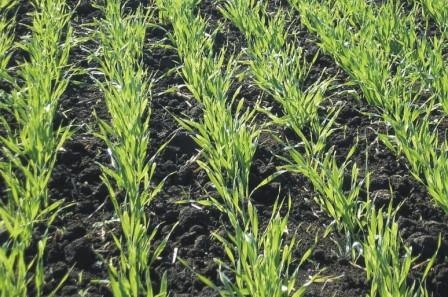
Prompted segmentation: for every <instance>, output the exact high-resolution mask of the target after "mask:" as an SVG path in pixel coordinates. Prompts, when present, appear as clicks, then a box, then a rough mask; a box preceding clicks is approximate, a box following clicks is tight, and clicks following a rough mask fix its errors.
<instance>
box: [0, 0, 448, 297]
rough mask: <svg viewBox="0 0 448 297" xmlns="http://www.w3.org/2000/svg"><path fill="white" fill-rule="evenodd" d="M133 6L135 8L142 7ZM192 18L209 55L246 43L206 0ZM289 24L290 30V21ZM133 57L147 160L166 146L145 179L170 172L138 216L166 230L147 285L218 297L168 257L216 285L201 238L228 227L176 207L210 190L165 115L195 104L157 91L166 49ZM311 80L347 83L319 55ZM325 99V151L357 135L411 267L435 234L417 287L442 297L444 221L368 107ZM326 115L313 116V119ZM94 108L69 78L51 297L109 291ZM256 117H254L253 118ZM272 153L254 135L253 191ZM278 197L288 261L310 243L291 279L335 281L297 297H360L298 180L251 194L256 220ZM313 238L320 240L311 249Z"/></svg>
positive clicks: (313, 43) (447, 268)
mask: <svg viewBox="0 0 448 297" xmlns="http://www.w3.org/2000/svg"><path fill="white" fill-rule="evenodd" d="M72 2H76V1H72ZM89 2H90V1H81V3H80V5H79V6H77V8H76V10H75V15H74V26H75V29H76V30H75V32H76V34H77V35H78V36H83V35H84V34H85V33H86V30H85V29H83V28H82V27H81V25H82V24H86V23H88V22H90V21H92V19H93V18H95V17H97V18H98V17H101V14H100V12H99V11H97V10H96V9H94V8H93V7H92V6H91V4H90V3H89ZM140 2H142V3H143V4H146V3H144V2H146V1H140ZM280 2H281V3H280ZM285 2H286V1H272V5H271V7H270V9H272V10H273V11H274V10H276V9H279V8H280V7H287V4H286V3H285ZM25 3H26V2H25ZM137 3H139V1H131V2H130V3H129V5H130V7H133V6H135V5H136V4H137ZM289 9H291V8H289ZM27 10H29V7H27V6H26V5H25V4H24V7H23V9H22V10H21V12H25V11H27ZM200 13H201V14H202V15H203V16H204V17H206V18H208V19H209V23H210V30H212V29H214V28H216V26H217V24H218V22H225V26H224V29H223V30H222V32H220V33H219V34H218V37H219V38H218V40H217V42H216V47H217V49H219V48H220V47H222V46H228V47H229V48H230V49H232V50H234V51H235V52H236V53H238V52H239V51H241V49H242V48H244V47H245V41H244V38H243V36H242V35H241V34H240V33H239V32H238V31H237V30H236V28H234V27H233V26H232V25H231V24H229V23H228V22H227V21H225V20H224V19H223V18H222V16H221V15H220V13H219V12H218V10H217V8H216V5H215V4H213V2H212V1H208V0H207V1H202V4H201V7H200ZM19 19H21V20H22V21H23V22H25V23H26V21H27V18H26V17H25V16H23V17H22V16H20V15H19ZM295 26H298V22H297V23H296V24H295ZM298 28H299V27H298ZM24 32H25V31H24V29H23V26H21V25H19V27H18V30H17V34H18V38H19V37H20V34H24ZM169 32H170V28H169V27H164V28H163V29H162V28H152V29H150V30H149V32H148V45H151V44H156V43H160V44H164V45H169V44H170V42H169V40H168V39H167V34H168V33H169ZM295 38H297V42H298V43H299V44H300V45H301V46H303V47H304V50H305V52H306V53H307V55H308V56H309V57H311V56H312V55H314V54H315V53H316V52H317V50H318V47H317V40H316V37H315V36H313V35H311V34H309V33H307V32H306V30H305V29H303V28H301V29H300V34H298V35H296V37H295ZM95 47H96V44H95V43H94V42H89V43H86V44H83V45H82V46H76V47H75V48H74V49H73V51H72V58H71V59H72V61H73V62H76V63H78V65H79V66H81V67H83V68H91V67H94V66H95V65H93V64H90V63H89V62H87V53H86V51H85V48H88V49H91V50H92V49H95ZM24 58H25V57H23V55H21V54H20V53H17V54H16V55H15V58H14V60H13V61H12V63H13V64H17V63H20V62H21V61H23V59H24ZM144 61H145V64H146V66H147V67H148V69H150V70H151V71H154V72H155V74H156V76H157V77H159V79H158V81H157V82H156V83H155V85H154V90H153V99H152V102H151V109H152V114H151V147H150V148H149V151H150V154H154V153H155V152H156V150H157V148H158V147H160V146H161V145H162V144H164V143H166V142H167V141H169V144H168V145H167V147H166V149H165V150H164V151H163V152H162V153H161V154H160V155H159V156H158V157H157V172H156V180H155V182H158V181H161V180H163V179H164V178H166V177H167V176H169V177H168V178H167V179H166V181H165V185H164V188H163V191H162V193H161V194H160V195H159V197H158V198H157V199H156V201H155V202H154V203H153V205H151V206H150V207H149V209H148V214H149V215H150V217H151V226H152V227H155V226H157V225H159V224H160V227H159V233H158V235H157V240H156V243H157V242H160V240H161V239H162V238H164V237H165V236H166V235H167V234H168V233H169V232H170V231H171V230H172V228H173V226H174V225H175V224H176V223H177V226H176V227H175V228H174V229H173V232H172V234H171V237H170V239H169V243H168V246H167V247H166V249H165V251H164V253H163V255H162V257H161V258H160V259H158V260H157V261H156V263H155V264H154V266H153V275H152V277H153V278H152V281H153V283H154V285H155V286H156V287H157V286H158V284H159V280H160V277H161V275H162V274H163V273H164V272H167V275H168V284H169V288H170V296H175V297H188V296H196V297H208V296H217V294H216V292H214V291H213V290H211V289H209V288H206V287H205V286H204V285H203V284H202V283H201V282H200V281H199V280H197V278H196V277H195V275H194V273H193V272H192V271H191V270H189V269H188V268H187V267H185V266H184V265H182V264H181V263H180V262H179V261H178V260H176V258H175V254H177V257H180V258H182V259H184V260H185V261H186V262H188V263H189V265H190V266H191V267H192V268H193V269H194V271H195V272H197V273H200V274H203V275H205V276H207V277H209V278H210V279H212V280H214V281H215V282H216V283H219V280H218V276H217V265H216V264H215V261H214V258H224V257H225V255H224V253H223V250H222V248H221V246H220V244H219V243H218V242H217V241H216V240H214V239H213V237H212V236H211V232H222V231H223V226H225V225H226V224H227V223H226V220H225V218H224V217H223V216H222V215H221V214H220V213H219V212H218V211H216V210H214V209H209V208H203V207H198V206H197V205H195V204H194V203H178V202H179V201H183V200H197V199H201V198H204V197H206V195H207V193H206V189H210V187H209V183H208V180H207V177H206V175H205V174H204V173H203V172H201V171H200V170H199V169H198V166H197V165H196V164H195V162H194V159H195V158H196V157H197V155H198V148H197V147H196V145H195V143H194V142H193V140H192V139H191V137H190V136H189V135H188V134H186V133H185V132H184V131H182V130H180V128H179V125H178V124H177V122H176V121H175V119H174V116H177V117H188V118H193V119H197V120H200V118H201V108H200V106H198V105H197V103H196V101H195V100H194V98H191V96H190V94H189V93H188V91H187V90H186V89H185V88H183V89H180V91H179V92H177V93H166V92H165V91H166V90H167V89H169V88H171V87H174V86H178V85H180V84H182V83H183V81H182V79H181V78H180V77H179V76H178V75H177V74H176V73H171V74H169V71H171V70H172V69H173V68H174V67H176V66H178V65H179V63H180V62H179V58H178V56H177V53H176V51H175V50H174V49H170V48H167V47H151V48H150V49H147V50H145V58H144ZM321 73H324V76H325V77H330V76H334V75H336V76H337V78H338V80H339V81H340V82H344V81H346V80H347V77H346V75H345V74H344V73H343V71H341V69H340V68H338V66H337V65H336V64H335V62H334V61H333V60H332V59H331V57H329V56H326V55H324V54H322V53H320V54H319V57H318V59H317V61H316V63H315V65H314V67H313V69H312V73H311V75H310V78H309V82H312V81H313V80H314V79H317V78H318V77H319V76H320V74H321ZM239 86H241V87H242V89H241V94H240V96H241V97H244V98H246V99H247V101H248V102H249V104H251V102H255V101H256V100H257V99H258V98H262V101H263V104H264V105H265V106H272V107H273V108H274V109H276V108H277V109H278V106H276V105H275V103H274V102H273V101H272V99H271V98H269V96H267V95H265V94H262V92H260V91H259V90H258V89H256V88H255V87H254V86H253V85H252V84H251V82H250V81H249V80H243V81H242V82H241V83H238V84H236V85H235V88H236V87H239ZM2 88H6V87H3V86H2ZM329 95H331V100H330V101H328V103H326V105H327V106H331V105H332V104H344V107H343V110H342V112H341V113H340V115H339V117H338V119H337V122H338V124H339V125H340V126H341V127H344V126H345V127H346V128H345V129H342V128H341V129H339V130H338V132H336V133H335V134H334V136H333V137H332V138H331V141H330V143H329V147H330V146H335V148H336V151H337V153H338V158H339V159H340V160H342V159H343V158H344V157H345V155H346V153H347V152H348V150H349V149H350V148H351V146H353V145H354V144H355V141H356V139H358V149H357V152H356V154H355V156H354V158H353V161H354V162H356V163H357V164H358V165H359V166H360V167H361V168H363V167H364V164H365V163H366V158H368V160H367V163H368V169H369V170H370V171H371V172H372V178H371V185H370V190H371V197H375V201H376V202H375V205H376V206H377V207H381V206H384V205H387V204H388V202H389V201H390V199H392V198H391V197H393V201H394V204H396V205H398V204H401V203H403V204H402V206H401V208H400V210H399V212H398V221H399V226H400V232H401V235H402V237H403V238H404V240H405V241H406V242H407V243H408V244H410V245H411V246H412V248H413V251H414V252H415V255H421V258H420V260H419V261H424V260H425V259H428V258H430V257H431V256H432V255H433V254H434V252H435V251H436V249H437V240H438V236H439V234H440V235H441V237H442V246H441V248H440V250H439V254H438V257H437V261H436V264H435V265H434V268H433V269H432V270H431V272H430V274H429V277H428V281H427V286H428V288H429V289H430V291H431V292H432V294H433V296H434V297H446V296H448V261H446V257H447V256H448V224H447V223H448V217H447V216H446V215H445V214H444V213H443V211H442V210H440V209H439V208H437V207H434V205H433V203H432V201H431V198H430V196H429V195H428V193H427V191H426V190H425V188H424V187H422V186H421V185H420V184H419V183H418V182H417V181H416V180H415V179H414V178H413V177H412V176H411V174H410V172H409V170H408V168H407V166H406V162H405V160H403V159H401V158H398V159H397V158H396V156H394V155H393V154H392V153H391V152H390V151H388V150H387V149H386V147H385V146H384V145H383V144H382V143H381V142H380V141H379V140H378V138H377V135H378V131H380V132H385V131H386V127H385V125H384V124H382V123H381V122H380V121H378V118H377V117H375V116H374V115H375V114H376V113H377V110H376V109H375V108H372V107H369V106H367V105H365V104H364V103H363V101H362V100H361V101H358V100H356V99H355V98H354V97H353V96H350V95H347V94H345V95H338V94H336V93H334V94H329ZM361 99H362V98H361ZM325 110H326V109H325V108H323V109H322V117H323V118H324V117H325ZM94 112H95V113H96V114H97V116H99V117H100V118H103V119H107V118H108V112H107V110H106V108H105V105H104V102H103V98H102V95H101V93H100V91H99V90H98V88H97V87H96V86H95V85H94V83H93V81H92V80H91V79H90V78H89V77H88V76H87V75H79V76H76V77H74V80H73V82H72V83H71V84H70V86H69V88H68V90H67V92H66V93H65V95H64V97H63V98H62V99H61V107H60V114H59V115H58V122H60V123H62V124H69V123H72V124H73V125H74V127H75V128H76V133H75V135H74V137H73V138H72V139H71V140H69V141H68V142H67V143H66V145H65V146H64V150H63V151H61V152H59V155H58V160H57V164H56V168H55V170H54V174H53V178H52V181H51V185H50V189H51V197H52V199H64V200H65V205H67V207H66V208H64V209H63V210H62V211H61V213H60V215H59V216H58V218H57V219H56V221H55V222H54V223H53V225H52V226H51V230H50V239H49V241H48V247H47V251H46V255H45V269H46V287H45V288H46V291H47V292H50V291H51V290H52V289H53V288H55V286H56V285H57V283H58V282H59V281H60V279H61V278H62V277H63V276H64V275H65V274H67V273H68V274H69V278H68V279H67V281H66V282H65V283H64V285H63V287H62V289H61V290H60V291H59V293H58V296H67V297H72V296H73V297H74V296H91V297H99V296H112V295H111V292H110V290H109V289H108V287H107V282H106V280H107V264H108V263H109V261H110V260H113V259H115V258H116V257H117V255H118V251H117V249H116V247H115V246H114V243H113V240H112V234H115V235H119V234H120V231H119V229H120V227H119V222H117V219H116V216H114V210H113V207H112V205H111V203H110V202H109V200H108V193H107V189H106V187H105V186H104V185H103V183H102V181H101V170H100V167H99V165H98V164H99V163H101V164H109V163H110V157H109V156H108V155H107V152H106V149H107V148H106V147H105V145H104V144H103V143H102V142H101V141H100V140H98V139H96V138H95V137H94V136H93V135H92V132H93V131H95V130H96V128H97V127H96V124H95V121H96V119H95V117H94V115H93V113H94ZM262 120H263V119H262V118H260V122H261V121H262ZM273 132H274V133H276V134H277V135H278V136H280V137H282V138H290V139H293V138H291V137H290V133H289V131H286V130H283V129H281V128H278V129H276V130H274V131H273ZM283 152H284V150H283V147H282V145H281V144H279V143H276V141H275V140H274V138H273V137H272V135H270V134H268V133H264V134H262V137H261V141H260V145H259V147H258V149H257V153H256V156H255V158H254V160H253V168H252V171H251V182H252V186H253V187H255V186H256V185H257V184H258V183H259V182H260V181H261V180H263V179H264V178H266V177H267V176H269V175H270V174H272V173H274V172H275V170H276V166H280V165H282V162H281V161H280V160H279V159H278V158H277V157H276V156H277V155H281V154H282V153H283ZM3 188H4V187H3ZM0 189H2V188H0ZM390 189H391V190H392V195H391V193H390ZM288 195H290V196H291V198H292V209H291V212H290V222H289V230H290V231H291V233H294V232H297V235H298V239H299V240H300V243H299V246H298V248H297V251H296V253H297V255H300V254H301V253H303V252H304V251H305V250H306V249H307V248H309V247H311V246H315V248H314V252H313V254H312V257H311V261H309V262H308V263H306V264H305V265H304V266H303V267H301V270H300V278H301V280H300V281H302V282H305V281H306V280H307V278H308V277H309V276H310V275H312V274H314V273H316V272H317V271H318V270H320V269H324V271H323V272H322V274H323V275H328V276H335V277H336V276H337V278H335V280H333V281H331V282H328V283H325V284H315V285H312V286H311V287H310V289H309V292H308V293H307V294H306V296H307V297H312V296H315V297H317V296H319V297H327V296H346V297H355V296H356V297H359V296H365V295H366V293H367V292H368V291H369V284H368V282H367V281H366V279H365V275H364V272H363V270H362V269H361V268H359V267H357V266H356V265H353V263H350V261H349V258H348V257H344V256H341V255H340V253H339V252H338V248H337V244H336V243H337V242H342V238H341V236H339V235H337V234H332V235H330V236H328V237H327V238H324V239H322V238H321V237H322V235H323V233H324V231H325V227H326V226H327V225H328V224H330V223H331V220H330V219H329V218H328V217H327V216H326V215H325V214H324V212H322V211H321V210H320V209H319V207H318V205H317V204H316V203H315V202H314V201H313V196H315V193H314V192H313V188H312V186H311V184H310V183H309V182H308V181H307V180H306V179H305V178H304V177H302V176H297V175H292V174H284V175H281V176H280V177H278V178H277V179H276V180H274V181H273V182H272V183H271V184H269V185H267V186H265V187H263V188H261V189H259V190H258V191H257V192H256V193H255V195H254V197H253V199H254V201H255V203H256V205H257V209H258V211H259V214H260V216H261V220H262V222H264V223H266V221H267V219H268V218H269V215H270V213H271V209H272V205H273V203H274V201H275V199H276V198H277V196H279V198H280V199H283V198H286V197H288ZM41 232H42V230H40V229H39V228H36V234H35V237H36V239H37V238H39V237H40V235H41ZM316 234H318V235H319V237H320V238H321V239H320V240H319V241H318V242H317V243H315V237H316ZM0 239H1V238H0ZM35 249H36V247H35V246H31V247H30V249H29V256H30V258H31V257H32V256H33V255H34V253H35ZM361 264H362V263H361ZM420 273H421V271H420V270H419V269H417V268H416V269H415V273H414V276H415V277H418V276H419V275H420ZM410 281H412V279H410ZM254 297H256V296H254Z"/></svg>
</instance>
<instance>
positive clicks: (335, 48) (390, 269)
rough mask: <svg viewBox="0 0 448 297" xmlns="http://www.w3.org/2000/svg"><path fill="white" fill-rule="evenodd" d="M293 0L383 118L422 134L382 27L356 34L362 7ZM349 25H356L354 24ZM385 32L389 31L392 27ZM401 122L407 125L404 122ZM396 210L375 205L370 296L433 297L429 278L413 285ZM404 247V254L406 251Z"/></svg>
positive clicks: (368, 256) (367, 250) (366, 246)
mask: <svg viewBox="0 0 448 297" xmlns="http://www.w3.org/2000/svg"><path fill="white" fill-rule="evenodd" d="M291 2H292V4H293V5H295V6H296V7H297V8H298V9H299V11H300V12H301V16H302V20H303V22H304V23H305V25H306V26H307V27H308V28H309V29H310V30H312V31H314V32H316V33H317V34H318V36H319V38H320V39H321V43H322V47H323V48H324V49H325V50H326V51H327V52H329V53H330V54H332V55H333V56H334V57H335V59H336V60H337V61H338V63H340V64H341V66H342V67H343V68H344V69H345V70H346V71H347V72H348V73H349V74H350V75H351V77H352V79H353V80H354V81H356V82H357V83H358V85H359V86H360V87H361V90H362V91H363V93H364V96H366V99H367V100H368V101H369V103H371V104H373V105H375V106H377V107H378V108H380V109H381V111H382V116H383V118H384V119H385V121H386V122H387V123H389V124H392V127H393V128H394V132H396V133H397V132H398V133H403V132H407V133H408V136H409V137H412V136H413V134H414V133H416V132H419V131H416V130H415V128H414V127H415V126H412V125H415V122H416V120H417V117H418V115H420V114H419V113H418V110H417V109H415V108H414V107H413V106H412V104H411V103H412V102H413V101H412V99H413V98H409V96H411V94H408V93H405V92H404V89H403V87H404V84H405V82H406V81H407V77H401V76H399V75H395V76H394V75H392V74H391V71H390V70H391V69H390V67H391V65H390V63H391V62H390V60H389V58H390V56H389V55H388V53H387V52H386V51H383V50H381V48H379V47H378V46H374V43H376V42H375V41H374V40H375V38H374V37H373V36H372V35H373V34H376V33H375V32H374V30H375V31H376V30H378V26H377V25H376V26H375V28H373V26H366V27H363V28H362V29H363V30H360V31H359V32H352V31H350V30H352V28H353V24H356V21H362V20H363V17H364V16H365V14H364V15H362V14H361V11H357V12H359V14H357V13H353V14H350V12H351V11H344V10H342V9H341V11H340V10H338V9H334V7H333V8H331V7H332V6H330V5H329V3H326V4H327V5H325V4H322V3H320V2H317V1H313V0H311V1H306V0H305V1H301V0H292V1H291ZM348 2H349V1H347V2H346V3H345V4H344V9H348V5H347V3H348ZM351 3H352V4H353V3H354V2H353V1H352V2H351ZM360 5H362V4H360ZM344 12H346V13H347V14H348V15H350V16H353V19H349V17H347V16H345V17H344ZM323 20H325V21H323ZM318 22H321V23H319V24H318ZM348 24H350V25H352V26H350V27H349V26H348ZM383 26H385V25H384V24H383ZM384 30H385V31H387V27H386V28H384ZM364 36H365V37H364ZM338 38H340V39H338ZM358 39H362V40H358ZM398 67H400V66H398ZM403 67H406V66H403ZM397 73H400V70H397ZM402 100H403V101H402ZM399 120H400V125H401V126H400V125H398V121H399ZM392 121H395V122H392ZM393 123H395V125H393ZM403 123H404V125H403ZM400 127H401V128H400ZM399 129H401V130H399ZM420 131H421V130H420ZM398 135H400V134H398ZM414 138H415V136H414ZM384 140H386V139H384ZM400 140H401V138H400ZM395 213H396V211H394V210H393V209H392V208H391V207H389V208H388V210H387V212H384V213H383V211H382V210H380V211H378V212H377V211H376V210H374V209H372V213H371V214H370V215H369V219H368V231H367V234H366V240H365V241H364V243H363V245H362V248H363V256H364V261H365V268H366V272H367V276H368V279H369V280H370V281H371V283H372V286H371V292H370V296H429V294H428V292H427V290H426V289H425V287H424V283H423V281H422V282H419V283H417V284H416V283H414V284H412V286H409V285H408V284H407V278H408V276H409V274H410V272H411V267H412V266H413V263H414V262H415V260H416V259H414V258H412V251H411V250H410V248H409V247H408V246H406V245H403V244H402V241H401V239H399V234H398V226H397V223H396V222H395V220H394V214H395ZM403 250H404V256H402V255H401V254H400V253H401V252H402V251H403ZM434 260H435V258H432V259H431V261H430V262H429V263H428V265H427V266H426V269H425V271H424V273H423V277H422V279H423V280H424V279H425V277H426V275H427V273H428V271H429V269H430V267H431V266H432V262H433V261H434ZM397 267H400V269H397Z"/></svg>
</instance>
